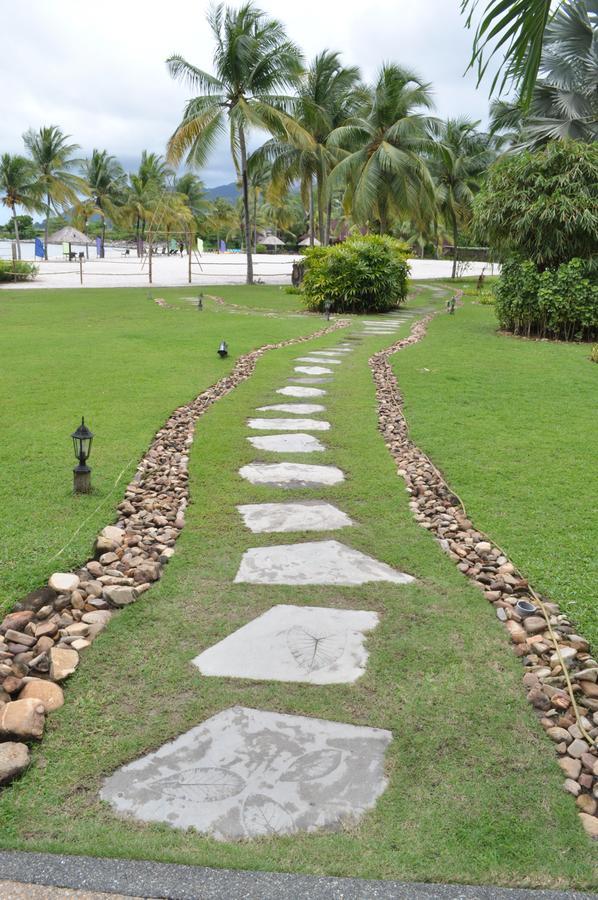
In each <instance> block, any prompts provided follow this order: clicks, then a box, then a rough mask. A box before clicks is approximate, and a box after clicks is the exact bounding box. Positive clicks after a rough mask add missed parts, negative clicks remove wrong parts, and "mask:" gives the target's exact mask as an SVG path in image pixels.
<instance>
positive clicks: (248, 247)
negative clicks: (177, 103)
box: [239, 125, 253, 284]
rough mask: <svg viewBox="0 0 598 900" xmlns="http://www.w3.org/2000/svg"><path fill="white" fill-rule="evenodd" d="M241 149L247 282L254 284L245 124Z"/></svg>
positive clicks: (241, 129)
mask: <svg viewBox="0 0 598 900" xmlns="http://www.w3.org/2000/svg"><path fill="white" fill-rule="evenodd" d="M239 149H240V150H241V178H242V180H243V210H244V213H245V216H244V222H243V225H244V230H245V249H246V253H247V279H246V283H247V284H253V257H252V255H251V232H250V228H251V224H250V222H249V181H248V179H247V148H246V146H245V132H244V131H243V126H242V125H240V126H239Z"/></svg>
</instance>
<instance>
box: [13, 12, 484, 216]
mask: <svg viewBox="0 0 598 900" xmlns="http://www.w3.org/2000/svg"><path fill="white" fill-rule="evenodd" d="M232 5H236V4H235V3H234V2H233V4H232ZM258 5H259V6H260V7H261V8H262V9H264V10H266V11H267V12H268V13H270V14H272V15H275V16H277V17H278V18H280V19H282V21H283V22H284V23H285V24H286V26H287V30H288V34H289V36H290V37H291V38H292V39H293V40H295V41H296V42H297V43H298V44H299V45H300V46H301V47H302V48H303V50H304V52H305V55H306V58H307V59H308V60H309V59H311V58H312V57H313V56H314V55H315V54H316V53H318V52H319V51H321V50H322V49H324V48H329V49H332V50H339V51H341V52H342V54H343V59H344V61H345V62H346V63H347V64H353V65H359V66H360V67H361V70H362V73H363V76H364V78H365V79H366V80H372V79H373V78H374V77H375V74H376V71H377V70H378V68H379V66H380V64H381V63H382V62H384V61H397V62H399V63H401V64H403V65H406V66H409V67H411V68H413V69H415V71H417V72H418V73H420V74H421V76H422V77H423V78H425V79H426V80H428V81H430V82H431V83H432V85H433V89H434V97H435V102H436V112H437V114H438V115H440V116H442V117H446V116H454V115H459V114H466V115H468V116H471V117H472V118H474V119H483V120H485V118H486V113H487V107H488V96H487V93H488V84H487V83H485V84H482V86H481V88H480V89H478V90H476V86H475V77H474V75H473V73H472V72H469V73H468V74H467V75H466V76H464V75H463V72H464V69H465V67H466V64H467V61H468V59H469V54H470V52H471V41H472V34H471V32H469V31H467V30H466V29H465V26H464V20H463V17H462V16H461V15H460V13H459V6H460V0H427V2H426V3H420V2H418V0H367V2H363V0H296V2H289V0H287V2H285V3H281V2H280V0H278V2H276V0H260V2H259V3H258ZM208 8H209V3H208V2H205V0H177V2H170V3H169V2H167V0H100V2H89V0H51V2H50V0H27V2H26V3H16V2H15V3H13V2H10V3H9V2H6V3H5V4H4V9H3V12H2V51H1V56H0V85H2V87H1V89H0V152H6V151H9V152H22V150H23V145H22V140H21V135H22V134H23V132H24V131H25V130H26V129H27V128H29V127H33V128H39V127H40V126H41V125H50V124H52V125H53V124H56V125H59V126H60V127H61V128H62V129H63V130H64V131H65V132H66V133H67V134H70V135H71V136H72V139H73V140H74V141H75V142H76V143H78V144H80V145H81V147H82V150H83V154H87V153H89V152H90V151H91V149H92V148H93V147H98V148H101V149H103V148H106V149H107V150H108V151H109V152H110V153H112V154H114V155H115V156H117V157H119V158H120V159H121V161H122V162H123V164H124V165H125V167H126V168H127V169H131V168H134V167H135V166H136V163H137V161H138V159H139V156H140V153H141V150H142V149H144V148H146V149H148V150H154V151H158V152H160V153H162V152H164V147H165V144H166V141H167V139H168V137H169V135H170V134H171V133H172V131H173V129H174V127H175V126H176V124H177V122H178V120H179V118H180V115H181V112H182V109H183V105H184V102H185V100H186V99H187V97H188V89H187V88H185V87H184V86H182V85H180V84H177V83H175V82H173V81H172V80H171V78H170V76H169V75H168V72H167V71H166V66H165V64H164V60H165V59H166V58H167V57H168V56H169V55H170V54H172V53H181V54H182V55H183V56H185V57H186V58H187V59H189V60H190V61H192V62H193V63H195V64H196V65H198V66H200V67H202V68H206V69H210V68H211V57H212V39H211V34H210V30H209V27H208V25H207V22H206V18H205V17H206V11H207V9H208ZM201 175H202V178H203V179H204V181H205V183H206V184H207V185H208V186H214V185H218V184H222V183H226V182H229V181H232V180H233V179H234V173H233V169H232V165H231V161H230V158H229V155H228V152H227V148H226V145H224V146H222V148H220V149H218V150H216V151H215V153H214V155H213V157H212V159H211V160H210V162H209V164H208V166H207V167H206V168H205V169H204V170H203V171H202V173H201ZM0 215H1V214H0Z"/></svg>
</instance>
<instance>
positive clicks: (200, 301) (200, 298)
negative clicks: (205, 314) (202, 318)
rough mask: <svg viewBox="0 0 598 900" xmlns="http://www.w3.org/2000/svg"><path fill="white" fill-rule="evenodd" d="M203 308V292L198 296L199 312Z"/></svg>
mask: <svg viewBox="0 0 598 900" xmlns="http://www.w3.org/2000/svg"><path fill="white" fill-rule="evenodd" d="M202 309H203V294H200V295H199V297H198V298H197V310H198V312H201V311H202Z"/></svg>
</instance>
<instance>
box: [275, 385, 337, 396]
mask: <svg viewBox="0 0 598 900" xmlns="http://www.w3.org/2000/svg"><path fill="white" fill-rule="evenodd" d="M276 393H277V394H282V395H283V397H323V396H324V394H326V393H327V391H325V390H324V389H323V388H313V387H299V386H298V385H292V384H290V385H289V386H288V387H282V388H278V390H277V391H276Z"/></svg>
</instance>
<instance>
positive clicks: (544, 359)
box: [393, 301, 598, 649]
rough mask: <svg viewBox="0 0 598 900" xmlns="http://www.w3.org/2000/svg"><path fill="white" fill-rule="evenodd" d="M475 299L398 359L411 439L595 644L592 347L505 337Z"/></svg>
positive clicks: (597, 386) (597, 377)
mask: <svg viewBox="0 0 598 900" xmlns="http://www.w3.org/2000/svg"><path fill="white" fill-rule="evenodd" d="M496 328H497V326H496V319H495V316H494V311H493V309H492V307H488V306H481V305H478V304H476V303H475V302H470V301H466V303H465V305H464V307H463V308H461V309H458V310H457V312H456V314H455V315H454V316H447V315H441V316H439V317H437V318H436V319H435V320H434V321H433V322H432V324H431V325H430V328H429V331H428V335H427V337H426V338H425V340H423V341H421V342H420V343H419V344H417V345H416V346H414V347H412V348H410V349H409V350H408V351H407V352H405V353H400V354H398V355H397V356H395V357H394V361H393V366H394V370H395V372H396V374H397V376H398V379H399V383H400V387H401V390H402V391H403V394H404V396H405V404H406V415H407V419H408V422H409V426H410V433H411V437H412V438H413V440H414V441H415V442H416V443H417V444H418V445H419V446H420V447H422V448H423V449H424V450H425V451H426V452H427V453H428V454H429V455H430V457H431V458H432V460H433V461H434V463H435V464H436V465H437V466H438V467H439V468H440V469H441V470H442V471H443V472H444V474H445V476H446V478H447V480H448V482H449V484H450V485H451V487H452V488H453V489H454V490H455V491H457V493H458V494H459V495H460V497H461V498H462V500H463V501H464V503H465V505H466V507H467V510H468V512H469V514H470V516H471V518H472V520H473V521H474V523H475V524H476V526H477V527H478V528H480V529H482V530H484V531H485V532H487V533H488V534H489V535H490V536H491V537H492V538H493V539H494V540H495V541H497V542H498V543H499V544H500V545H501V546H502V547H503V548H504V549H505V551H506V552H507V553H508V555H509V556H510V557H511V558H512V559H513V561H514V562H515V563H516V564H517V566H518V567H519V568H520V569H521V571H522V572H523V573H524V574H525V575H526V576H527V577H528V578H529V579H530V581H531V583H532V584H533V585H534V586H535V587H536V589H538V590H540V591H542V592H545V593H546V594H548V595H549V596H550V597H551V598H552V599H554V600H555V601H556V602H557V603H559V604H561V605H562V607H563V609H564V610H566V611H567V612H568V613H569V614H570V615H571V617H572V619H573V621H574V622H575V623H576V625H577V627H578V629H579V631H580V632H581V633H583V634H584V635H585V636H586V637H587V638H589V639H590V640H591V641H592V643H593V646H594V649H596V648H598V606H597V604H596V585H597V584H598V553H597V552H596V547H597V546H598V517H597V515H596V511H597V509H598V477H597V470H596V448H597V447H598V366H597V365H595V364H593V363H591V362H590V361H589V360H588V356H589V347H588V346H587V345H583V344H582V345H579V344H564V343H550V342H547V341H526V340H523V339H519V338H514V337H509V336H506V335H499V334H497V331H496Z"/></svg>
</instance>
